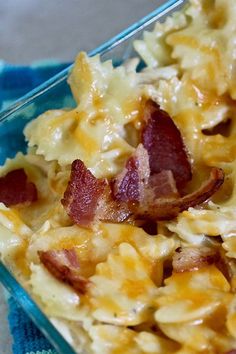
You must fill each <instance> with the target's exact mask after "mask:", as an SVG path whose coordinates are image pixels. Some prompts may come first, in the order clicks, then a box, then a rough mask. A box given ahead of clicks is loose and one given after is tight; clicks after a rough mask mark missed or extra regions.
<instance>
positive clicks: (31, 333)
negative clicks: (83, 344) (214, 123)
mask: <svg viewBox="0 0 236 354" xmlns="http://www.w3.org/2000/svg"><path fill="white" fill-rule="evenodd" d="M68 65H69V63H67V64H59V63H56V62H42V63H41V64H37V65H36V64H34V65H32V66H30V67H29V66H12V65H7V64H5V63H4V62H0V110H2V109H5V108H6V107H7V106H8V105H9V104H11V103H13V102H14V101H15V100H16V99H18V98H20V97H21V96H22V95H24V94H25V93H27V92H29V91H30V90H32V89H33V88H35V87H36V86H38V85H40V84H41V83H43V82H44V81H45V80H47V79H49V78H50V77H52V76H53V75H55V74H57V73H58V72H59V71H61V70H63V69H64V68H66V67H67V66H68ZM8 303H9V316H8V319H9V326H10V330H11V334H12V336H13V348H12V350H13V353H14V354H56V352H55V350H54V349H53V348H52V346H51V344H50V343H49V342H48V341H47V339H46V338H45V337H44V336H43V335H42V334H41V332H40V331H39V330H38V329H37V328H36V327H35V325H34V324H33V323H32V321H31V320H30V319H29V318H28V316H27V315H26V314H25V313H24V311H23V310H22V309H21V308H19V306H18V305H17V304H16V302H15V301H14V300H13V299H12V298H10V299H9V301H8Z"/></svg>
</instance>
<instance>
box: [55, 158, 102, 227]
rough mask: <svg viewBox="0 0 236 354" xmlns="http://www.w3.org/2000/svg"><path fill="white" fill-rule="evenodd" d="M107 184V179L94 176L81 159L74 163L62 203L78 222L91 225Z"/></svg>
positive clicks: (82, 224)
mask: <svg viewBox="0 0 236 354" xmlns="http://www.w3.org/2000/svg"><path fill="white" fill-rule="evenodd" d="M106 185H107V182H106V180H105V179H97V178H96V177H94V176H93V175H92V173H91V172H90V171H89V170H88V169H87V168H86V167H85V165H84V163H83V162H82V161H81V160H75V161H74V162H73V163H72V166H71V175H70V182H69V183H68V186H67V189H66V191H65V193H64V198H63V199H62V201H61V203H62V205H63V206H64V208H65V209H66V211H67V214H68V215H69V216H70V217H71V219H72V220H73V221H74V222H75V223H76V224H79V225H81V226H85V227H88V226H91V224H92V223H93V221H94V219H95V214H96V209H97V206H98V202H99V199H100V198H101V196H102V194H103V193H104V190H105V187H106Z"/></svg>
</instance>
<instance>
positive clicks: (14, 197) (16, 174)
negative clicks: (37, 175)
mask: <svg viewBox="0 0 236 354" xmlns="http://www.w3.org/2000/svg"><path fill="white" fill-rule="evenodd" d="M37 198H38V196H37V189H36V186H35V184H34V183H32V182H29V181H28V180H27V175H26V173H25V171H24V169H23V168H20V169H17V170H13V171H10V172H8V173H7V174H6V175H5V176H3V177H0V202H2V203H4V204H5V205H6V206H7V207H10V206H20V205H28V204H31V203H33V202H34V201H36V200H37Z"/></svg>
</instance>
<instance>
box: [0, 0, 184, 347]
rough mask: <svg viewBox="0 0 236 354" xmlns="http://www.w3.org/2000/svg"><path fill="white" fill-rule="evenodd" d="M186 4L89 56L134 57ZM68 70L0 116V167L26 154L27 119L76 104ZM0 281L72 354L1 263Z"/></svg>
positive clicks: (169, 7) (170, 6)
mask: <svg viewBox="0 0 236 354" xmlns="http://www.w3.org/2000/svg"><path fill="white" fill-rule="evenodd" d="M185 2H186V1H185V0H169V1H166V2H165V3H163V4H162V5H160V6H159V7H158V8H157V9H156V10H155V11H153V12H151V13H150V14H149V15H147V16H145V17H144V18H143V19H141V20H140V21H138V22H136V23H135V24H133V25H132V26H130V27H129V28H127V29H126V30H124V31H123V32H121V33H120V34H118V35H117V36H115V37H114V38H112V39H110V40H109V41H107V42H106V43H104V44H103V45H101V46H100V47H98V48H96V49H94V50H92V51H91V52H90V53H89V55H90V56H93V55H96V54H100V56H101V59H102V60H103V61H104V60H107V59H111V60H112V61H113V64H114V65H116V66H117V65H120V64H121V63H122V62H123V61H124V60H127V59H128V58H131V57H132V56H134V55H136V56H137V54H135V53H134V51H133V46H132V42H133V40H134V39H137V38H140V37H142V34H143V31H145V30H151V29H152V26H153V23H154V22H155V21H157V20H160V21H162V20H164V19H165V17H166V16H168V15H170V14H171V13H172V12H173V11H176V10H177V9H179V8H180V7H182V6H183V5H184V3H185ZM70 69H71V67H68V68H66V69H65V70H63V71H62V72H60V73H59V74H57V75H56V76H54V77H53V78H52V79H50V80H48V81H46V82H45V83H44V84H42V85H40V86H39V87H38V88H36V89H34V90H33V91H31V92H29V93H28V94H27V95H25V96H23V97H22V98H21V99H19V100H18V101H16V102H15V104H13V105H12V106H10V107H9V108H8V109H6V110H5V111H2V112H1V113H0V140H1V146H0V164H3V163H4V161H5V159H6V158H7V157H10V158H11V157H14V156H15V154H16V153H17V152H18V151H22V152H24V151H25V149H26V143H25V140H24V135H23V129H24V126H25V125H26V124H27V123H28V122H29V121H30V120H32V119H34V118H36V117H37V116H38V115H39V114H41V113H43V112H44V111H46V110H49V109H61V108H64V107H73V106H74V105H75V103H74V101H73V98H72V95H71V92H70V88H69V86H68V84H67V76H68V73H69V71H70ZM0 281H1V282H2V284H3V285H4V286H5V288H6V289H7V290H8V292H9V293H10V294H11V295H12V296H13V297H14V298H15V299H16V301H17V302H18V304H19V305H20V306H21V307H22V308H23V310H24V311H25V312H26V313H27V315H28V316H29V317H30V318H31V319H32V321H33V322H34V323H35V325H36V326H37V327H38V328H39V329H40V330H41V331H42V333H43V334H44V335H45V336H46V337H47V339H48V340H49V341H50V342H51V344H52V345H53V346H54V347H55V349H56V351H57V352H58V353H59V354H75V351H74V350H73V349H72V347H71V346H70V345H69V344H68V342H67V341H66V340H65V339H64V338H63V337H62V335H61V334H60V333H59V332H58V331H57V330H56V328H55V327H54V326H53V324H52V323H51V322H50V320H49V319H48V318H47V317H46V316H45V315H44V313H43V312H42V311H41V310H40V308H39V307H38V306H37V305H36V303H35V302H34V301H33V299H32V298H31V297H30V295H29V294H28V293H27V292H26V291H25V290H24V289H23V287H22V286H21V285H20V284H19V283H18V282H17V280H16V279H15V278H14V276H13V275H12V273H11V272H10V270H8V269H7V268H6V267H5V265H4V264H3V263H2V262H1V261H0Z"/></svg>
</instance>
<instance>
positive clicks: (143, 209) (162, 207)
mask: <svg viewBox="0 0 236 354" xmlns="http://www.w3.org/2000/svg"><path fill="white" fill-rule="evenodd" d="M223 182H224V172H223V171H222V170H221V169H220V168H216V167H213V168H212V169H211V172H210V177H209V179H208V180H207V181H206V182H204V183H203V184H202V185H201V186H200V188H199V189H198V190H197V191H195V192H193V193H191V194H187V195H185V196H184V197H182V198H177V199H170V198H158V199H155V196H154V195H153V194H151V193H150V192H148V194H147V195H146V196H145V197H144V200H143V202H142V203H140V205H139V206H138V208H137V209H136V210H135V213H136V215H139V216H140V217H141V218H144V219H150V220H170V219H172V218H174V217H176V216H177V215H178V214H179V213H180V212H182V211H184V210H187V209H188V208H190V207H194V206H196V205H199V204H201V203H203V202H205V201H206V200H207V199H209V198H210V197H211V196H212V195H213V194H214V193H215V192H216V191H217V190H218V189H219V188H220V186H221V185H222V183H223Z"/></svg>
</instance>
